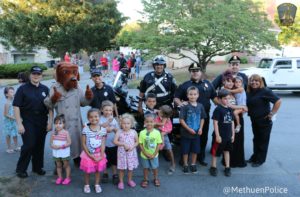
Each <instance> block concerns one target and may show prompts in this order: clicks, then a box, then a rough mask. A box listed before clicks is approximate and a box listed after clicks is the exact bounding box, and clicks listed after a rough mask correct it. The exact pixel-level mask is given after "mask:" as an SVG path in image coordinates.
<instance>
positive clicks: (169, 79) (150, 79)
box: [140, 71, 176, 102]
mask: <svg viewBox="0 0 300 197" xmlns="http://www.w3.org/2000/svg"><path fill="white" fill-rule="evenodd" d="M161 77H164V79H163V80H162V81H161V84H162V85H163V87H164V88H165V90H166V92H168V95H166V96H162V97H160V96H158V94H160V93H164V92H163V91H162V90H161V88H160V87H159V86H158V85H156V86H155V87H154V88H153V89H152V90H151V91H149V92H148V93H154V94H156V96H157V98H156V99H157V102H164V101H166V100H170V101H171V102H172V101H173V98H174V93H175V90H176V82H175V79H174V77H173V76H172V74H170V73H166V72H165V71H164V72H163V73H162V74H161V75H156V74H155V72H154V71H152V72H149V73H147V74H146V75H145V77H144V79H143V80H142V81H141V83H140V92H141V93H144V94H145V93H146V91H147V89H148V88H149V87H150V86H152V85H153V84H154V83H155V78H156V79H159V78H161Z"/></svg>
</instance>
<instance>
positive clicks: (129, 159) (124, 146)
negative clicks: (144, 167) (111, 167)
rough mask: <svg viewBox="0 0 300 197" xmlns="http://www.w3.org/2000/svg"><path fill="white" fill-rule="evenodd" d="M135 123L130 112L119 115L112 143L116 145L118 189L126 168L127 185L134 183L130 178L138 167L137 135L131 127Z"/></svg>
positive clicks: (122, 187)
mask: <svg viewBox="0 0 300 197" xmlns="http://www.w3.org/2000/svg"><path fill="white" fill-rule="evenodd" d="M134 125H135V120H134V117H133V116H132V115H130V114H127V113H125V114H123V115H122V116H121V127H122V129H121V130H119V131H118V132H117V134H116V136H115V139H114V143H115V144H116V145H117V146H118V169H119V181H120V182H119V184H118V188H119V189H120V190H123V189H124V182H123V179H124V172H125V170H128V185H129V186H130V187H135V186H136V183H135V182H134V181H133V180H132V171H133V169H136V168H137V167H138V164H139V162H138V156H137V151H136V147H137V146H138V144H139V143H138V135H137V132H136V131H135V130H133V129H132V128H133V127H134Z"/></svg>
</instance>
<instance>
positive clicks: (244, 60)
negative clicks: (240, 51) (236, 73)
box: [240, 57, 248, 64]
mask: <svg viewBox="0 0 300 197" xmlns="http://www.w3.org/2000/svg"><path fill="white" fill-rule="evenodd" d="M240 58H241V64H248V58H247V57H240Z"/></svg>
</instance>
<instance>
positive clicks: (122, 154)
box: [117, 129, 139, 170]
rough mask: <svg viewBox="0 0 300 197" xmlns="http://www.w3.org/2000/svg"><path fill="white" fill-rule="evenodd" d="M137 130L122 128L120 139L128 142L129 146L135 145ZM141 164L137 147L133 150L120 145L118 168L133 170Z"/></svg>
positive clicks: (122, 141)
mask: <svg viewBox="0 0 300 197" xmlns="http://www.w3.org/2000/svg"><path fill="white" fill-rule="evenodd" d="M135 135H136V131H135V130H132V129H131V130H130V131H128V132H124V131H123V130H121V133H120V135H119V139H118V141H119V142H121V143H126V144H127V145H128V146H129V147H132V146H134V144H135V143H136V142H135ZM138 165H139V161H138V156H137V151H136V148H134V149H133V150H132V151H126V150H125V148H124V147H123V146H119V147H118V165H117V168H118V169H120V170H126V169H127V170H133V169H135V168H137V167H138Z"/></svg>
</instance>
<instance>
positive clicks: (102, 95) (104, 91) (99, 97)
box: [90, 83, 117, 109]
mask: <svg viewBox="0 0 300 197" xmlns="http://www.w3.org/2000/svg"><path fill="white" fill-rule="evenodd" d="M92 91H93V94H94V98H93V100H92V102H91V103H90V106H91V107H92V108H97V109H101V105H102V102H103V101H105V100H109V101H111V102H112V103H114V104H115V103H116V102H117V101H116V97H115V93H114V91H113V89H112V88H111V87H110V86H109V85H106V84H105V83H103V87H102V88H101V89H99V88H97V87H96V86H94V87H92Z"/></svg>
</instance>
